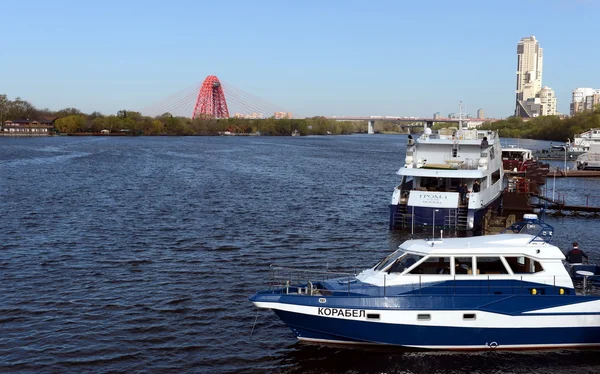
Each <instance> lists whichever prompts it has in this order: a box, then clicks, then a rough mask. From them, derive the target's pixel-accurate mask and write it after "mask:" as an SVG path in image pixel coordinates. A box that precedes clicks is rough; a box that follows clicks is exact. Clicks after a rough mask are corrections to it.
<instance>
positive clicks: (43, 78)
mask: <svg viewBox="0 0 600 374" xmlns="http://www.w3.org/2000/svg"><path fill="white" fill-rule="evenodd" d="M0 14H2V22H3V24H2V30H3V31H2V44H1V45H0V50H1V51H2V53H1V58H0V93H6V94H8V95H9V97H10V98H15V97H16V96H20V97H22V98H24V99H27V100H29V101H31V102H32V103H33V104H34V105H36V106H38V107H42V108H43V107H48V108H50V109H61V108H64V107H77V108H80V109H82V110H83V111H86V112H91V111H94V110H98V111H100V112H103V113H107V114H109V113H114V112H116V111H117V110H119V109H123V108H126V109H132V110H138V109H141V108H143V107H145V106H148V105H150V104H152V103H155V102H158V101H161V100H163V99H164V98H166V97H167V96H169V95H171V94H173V93H176V92H178V91H181V90H182V89H185V88H186V87H189V86H191V85H193V84H195V83H197V82H201V81H202V80H203V79H204V77H205V76H207V75H209V74H215V75H217V76H218V77H219V78H220V79H222V80H223V81H225V82H227V83H228V84H230V85H233V86H235V87H237V88H240V89H242V90H244V91H247V92H250V93H252V94H253V95H256V96H258V97H260V98H262V99H265V100H267V101H269V102H272V103H275V104H277V105H278V106H280V107H283V108H285V109H287V110H290V111H293V112H294V113H295V114H297V115H300V116H312V115H400V116H431V115H432V114H433V113H434V112H437V111H440V112H441V113H442V114H443V115H446V114H448V113H450V112H456V111H457V107H458V102H459V100H462V101H463V102H464V103H465V105H466V108H467V111H468V112H469V113H473V114H474V112H475V111H476V109H477V108H484V109H485V111H486V114H487V115H488V116H494V117H506V116H509V115H511V114H512V113H513V111H514V97H515V93H514V90H515V85H516V75H515V71H516V45H517V42H518V41H519V40H520V39H521V38H522V37H525V36H530V35H535V36H536V37H537V39H538V40H539V42H540V45H541V46H542V47H543V48H544V76H543V82H542V83H543V84H544V85H548V86H550V87H552V88H553V89H554V90H555V91H556V93H557V96H558V99H559V110H560V111H561V112H565V113H568V111H569V102H570V95H571V91H572V90H573V89H574V88H576V87H593V88H600V73H599V72H598V63H599V61H600V44H599V41H598V38H599V37H600V29H598V26H597V24H598V16H599V15H600V3H599V1H596V0H588V1H585V0H546V1H542V0H520V1H515V0H498V1H483V0H474V1H465V0H462V1H461V0H459V1H441V0H440V1H429V0H420V1H400V0H392V1H376V0H373V1H364V0H362V1H348V0H346V1H333V0H303V1H285V0H279V1H275V0H272V1H267V0H254V1H252V0H240V1H227V0H213V1H201V0H171V1H164V0H146V1H140V0H120V1H114V0H104V1H86V0H77V1H75V0H55V1H47V0H37V1H34V0H2V1H1V2H0Z"/></svg>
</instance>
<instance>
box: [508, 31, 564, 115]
mask: <svg viewBox="0 0 600 374" xmlns="http://www.w3.org/2000/svg"><path fill="white" fill-rule="evenodd" d="M543 63H544V49H543V48H541V47H540V43H538V41H537V39H536V38H535V36H529V37H527V38H523V39H521V41H519V44H517V91H516V105H515V116H518V117H526V118H529V117H537V116H539V115H554V114H556V96H555V95H554V91H553V90H552V89H551V88H550V87H543V88H542V72H543Z"/></svg>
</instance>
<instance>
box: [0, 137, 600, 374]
mask: <svg viewBox="0 0 600 374" xmlns="http://www.w3.org/2000/svg"><path fill="white" fill-rule="evenodd" d="M506 142H507V143H512V144H516V141H513V140H508V141H506ZM405 143H406V137H404V136H392V135H390V136H387V135H371V136H368V135H351V136H329V137H327V136H324V137H181V138H177V137H136V138H130V137H115V138H112V137H81V138H79V137H51V138H0V211H1V212H2V222H1V224H0V239H1V240H0V372H93V373H104V372H160V373H166V372H198V373H205V372H206V373H228V372H243V373H254V372H256V373H265V372H267V373H362V372H373V373H380V372H388V373H390V372H398V373H491V372H493V373H592V372H600V355H598V352H597V351H570V350H563V351H552V352H536V353H531V352H529V353H511V352H508V353H506V352H483V353H469V354H460V353H440V352H410V351H403V350H400V349H386V350H384V349H374V350H373V349H370V350H366V349H348V348H340V347H327V346H320V345H311V344H304V343H300V342H298V341H297V340H296V339H295V337H294V336H293V335H292V333H291V332H290V331H289V329H288V328H287V327H285V326H284V325H283V323H281V322H280V321H279V320H278V319H277V318H276V317H275V316H274V315H273V314H272V313H271V312H268V311H262V312H260V313H258V314H257V311H256V309H255V308H254V307H253V306H252V304H251V303H250V302H249V301H248V296H250V295H251V294H252V293H254V292H255V291H256V290H259V289H263V288H265V287H266V286H267V284H268V274H269V273H268V270H269V264H273V263H274V264H280V265H288V266H318V267H325V266H328V267H329V268H330V269H336V270H341V271H354V270H355V269H364V268H367V267H370V266H372V265H373V264H375V263H376V262H377V261H378V260H379V259H381V258H382V257H383V256H385V255H387V254H388V253H389V252H390V251H392V250H394V249H395V248H396V247H397V246H398V245H399V244H400V243H402V241H404V240H405V239H407V238H408V235H407V234H405V233H401V232H396V231H394V232H392V231H390V230H389V229H388V207H387V204H388V202H389V200H390V199H391V192H392V190H393V188H394V186H395V185H396V184H397V183H398V182H399V179H398V177H397V176H396V175H395V172H396V171H397V169H398V168H399V167H400V166H401V164H402V163H403V160H404V152H405ZM520 145H522V146H528V147H532V148H544V147H545V146H546V145H547V143H545V142H535V141H523V140H521V141H520ZM559 164H560V163H559ZM549 185H550V183H549ZM552 185H554V184H553V181H552ZM599 185H600V180H593V179H587V180H575V179H567V180H564V179H557V180H556V187H555V193H557V194H558V193H561V194H563V196H565V197H566V199H567V200H568V201H570V199H573V201H585V199H586V196H585V195H586V194H589V193H593V191H597V188H598V186H599ZM548 191H550V193H551V186H550V187H549V189H548ZM588 199H589V203H590V205H592V204H596V205H600V199H598V198H597V197H596V196H591V197H588ZM594 199H595V200H594ZM547 222H548V223H550V224H552V225H554V226H555V227H556V229H557V230H556V238H555V243H556V244H558V245H559V246H561V247H562V248H565V249H567V248H568V245H569V243H570V242H572V241H573V240H577V241H579V243H580V245H581V247H582V248H583V249H584V250H586V251H588V252H589V253H590V255H591V257H592V259H593V260H595V261H596V262H600V251H598V249H597V248H598V247H597V244H596V243H597V240H598V234H597V232H595V230H597V229H598V227H600V225H599V221H598V220H597V219H594V218H588V217H549V218H548V219H547ZM255 319H256V325H255V329H254V331H253V333H252V334H251V332H252V328H253V324H254V321H255Z"/></svg>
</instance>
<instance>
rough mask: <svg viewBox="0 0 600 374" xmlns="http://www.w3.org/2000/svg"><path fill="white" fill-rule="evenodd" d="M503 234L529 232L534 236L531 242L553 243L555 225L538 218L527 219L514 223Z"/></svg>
mask: <svg viewBox="0 0 600 374" xmlns="http://www.w3.org/2000/svg"><path fill="white" fill-rule="evenodd" d="M501 234H527V235H532V236H533V238H532V239H531V240H530V241H529V243H551V242H552V238H553V235H554V227H552V226H550V225H549V224H547V223H544V222H542V221H540V220H537V219H536V220H525V221H519V222H515V223H513V224H512V225H510V226H509V227H507V228H506V229H504V231H502V232H501Z"/></svg>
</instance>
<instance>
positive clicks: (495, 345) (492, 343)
mask: <svg viewBox="0 0 600 374" xmlns="http://www.w3.org/2000/svg"><path fill="white" fill-rule="evenodd" d="M487 346H488V347H490V348H498V343H496V342H491V343H487Z"/></svg>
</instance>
